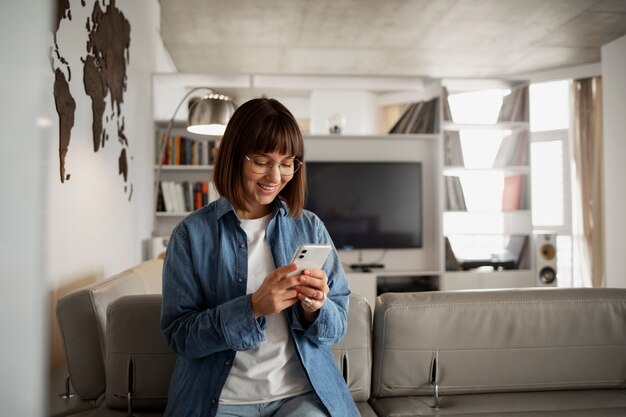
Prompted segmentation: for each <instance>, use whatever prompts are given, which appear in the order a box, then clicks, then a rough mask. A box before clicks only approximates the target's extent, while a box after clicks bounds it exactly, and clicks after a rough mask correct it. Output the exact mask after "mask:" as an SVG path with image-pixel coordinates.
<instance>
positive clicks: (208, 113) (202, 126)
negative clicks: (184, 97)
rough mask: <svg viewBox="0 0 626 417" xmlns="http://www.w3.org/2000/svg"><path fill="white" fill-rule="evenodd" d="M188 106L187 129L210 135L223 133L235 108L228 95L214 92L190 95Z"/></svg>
mask: <svg viewBox="0 0 626 417" xmlns="http://www.w3.org/2000/svg"><path fill="white" fill-rule="evenodd" d="M188 107H189V118H188V123H187V130H188V131H189V132H191V133H197V134H200V135H212V136H221V135H223V134H224V130H226V125H227V124H228V120H230V117H231V116H232V115H233V113H234V112H235V109H236V106H235V103H234V102H233V100H232V99H231V98H230V97H228V96H225V95H222V94H216V93H211V94H207V95H204V96H201V97H191V98H190V99H189V102H188Z"/></svg>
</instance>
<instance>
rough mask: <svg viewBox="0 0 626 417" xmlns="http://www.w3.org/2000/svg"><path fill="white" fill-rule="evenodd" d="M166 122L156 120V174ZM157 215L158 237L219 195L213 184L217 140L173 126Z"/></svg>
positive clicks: (168, 142)
mask: <svg viewBox="0 0 626 417" xmlns="http://www.w3.org/2000/svg"><path fill="white" fill-rule="evenodd" d="M166 130H167V122H156V123H155V155H154V174H155V175H156V172H157V170H158V169H159V157H160V155H158V153H159V145H160V143H161V140H162V138H163V136H164V135H165V134H166ZM166 143H167V144H166V149H165V153H164V155H163V166H162V168H161V180H160V185H159V195H158V199H157V206H156V207H155V208H153V209H154V210H156V213H155V216H156V221H155V226H154V227H155V231H154V232H155V233H154V235H155V236H161V237H163V236H165V237H167V236H169V235H170V233H171V232H172V230H173V228H174V227H175V226H176V224H178V223H179V222H180V221H181V220H182V219H183V218H184V217H185V216H187V215H188V214H189V213H191V212H192V211H194V210H196V209H198V208H200V207H202V206H204V205H206V204H207V203H208V202H209V201H212V200H214V199H216V198H217V194H216V192H215V189H214V188H213V186H212V182H211V178H212V175H213V160H214V153H215V147H216V140H215V139H210V140H207V138H206V136H201V135H196V134H193V133H190V132H188V131H187V130H186V129H185V127H184V126H183V125H177V126H174V127H172V129H171V132H170V137H169V138H168V139H167V142H166Z"/></svg>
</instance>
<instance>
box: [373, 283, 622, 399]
mask: <svg viewBox="0 0 626 417" xmlns="http://www.w3.org/2000/svg"><path fill="white" fill-rule="evenodd" d="M374 329H375V330H374V365H373V382H372V393H373V395H374V396H376V397H390V396H402V395H408V396H414V395H431V394H432V393H433V381H436V382H437V384H438V387H439V392H440V394H441V395H450V394H471V393H489V392H519V391H538V390H539V391H544V390H568V389H590V388H594V389H600V388H624V387H626V372H625V370H626V331H624V329H626V289H620V290H616V289H612V290H609V289H589V288H586V289H582V288H578V289H520V290H492V291H459V292H431V293H402V294H392V293H389V294H384V295H382V296H380V297H378V299H377V304H376V309H375V317H374Z"/></svg>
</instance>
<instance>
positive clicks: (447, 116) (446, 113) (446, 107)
mask: <svg viewBox="0 0 626 417" xmlns="http://www.w3.org/2000/svg"><path fill="white" fill-rule="evenodd" d="M441 99H442V100H443V120H445V121H448V122H451V121H452V111H451V110H450V102H449V101H448V89H447V88H446V87H443V88H442V89H441Z"/></svg>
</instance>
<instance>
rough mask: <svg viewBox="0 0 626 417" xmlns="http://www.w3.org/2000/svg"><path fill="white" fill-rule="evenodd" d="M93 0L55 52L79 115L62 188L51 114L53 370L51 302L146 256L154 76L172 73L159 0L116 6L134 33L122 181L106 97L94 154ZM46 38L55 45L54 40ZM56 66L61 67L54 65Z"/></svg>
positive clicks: (67, 24)
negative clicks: (100, 143)
mask: <svg viewBox="0 0 626 417" xmlns="http://www.w3.org/2000/svg"><path fill="white" fill-rule="evenodd" d="M94 1H95V0H91V1H87V2H86V3H87V4H86V6H84V7H83V6H82V5H81V1H80V0H71V1H70V9H71V13H72V20H71V21H70V20H63V21H62V23H61V26H60V28H59V31H58V32H57V36H58V45H59V52H60V54H61V55H62V56H63V57H64V58H65V59H67V60H68V61H69V63H70V68H71V70H72V79H71V81H70V89H71V92H72V95H73V97H74V100H75V101H76V113H75V124H74V128H73V129H72V132H71V140H70V145H69V150H68V153H67V157H66V160H65V169H66V172H67V173H69V174H71V177H70V179H69V180H68V181H65V183H61V181H60V176H59V165H60V162H59V157H58V151H57V149H58V116H57V114H56V112H55V113H54V117H53V129H52V130H53V132H54V135H53V138H52V141H51V151H50V152H49V154H48V155H47V161H46V162H47V164H48V166H47V169H46V171H45V181H46V182H45V188H46V190H47V194H48V210H47V213H46V216H45V227H46V233H45V247H46V266H47V276H48V286H49V290H50V294H49V296H50V299H51V302H52V305H51V308H50V326H51V328H52V358H51V360H52V366H57V365H59V364H60V363H62V362H60V361H61V359H62V349H61V347H60V346H61V345H60V343H59V338H58V330H57V327H56V320H55V319H54V315H53V314H54V309H53V307H54V303H55V302H56V299H58V297H60V296H62V295H64V294H65V293H67V292H69V291H70V290H72V289H74V288H76V287H78V286H82V285H84V284H87V283H91V282H95V281H97V280H101V279H104V278H106V277H108V276H111V275H113V274H115V273H117V272H120V271H121V270H123V269H126V268H128V267H130V266H132V265H134V264H136V263H139V262H141V261H142V260H143V259H145V257H146V256H147V242H148V239H149V237H150V235H151V230H152V216H151V213H152V201H153V198H152V181H153V178H152V164H153V161H154V133H153V123H152V112H151V101H152V100H151V99H152V74H153V72H155V70H156V69H157V68H158V69H159V70H162V71H167V70H171V68H168V65H169V64H168V57H167V56H164V54H165V52H164V49H163V48H162V44H161V42H160V39H158V27H159V18H160V17H159V11H160V8H159V5H158V2H157V1H156V0H141V1H132V2H116V7H117V8H118V9H120V10H121V12H122V13H123V14H124V16H125V17H126V19H127V20H128V21H129V22H130V28H131V29H130V49H129V59H130V64H129V65H128V66H127V90H126V92H125V94H124V103H123V104H122V109H121V114H122V116H123V118H124V123H125V129H124V133H125V135H126V137H127V138H128V142H129V145H128V147H127V150H126V151H127V157H128V180H127V182H126V183H125V182H124V179H123V176H122V175H119V174H118V158H119V156H120V152H121V150H122V145H121V144H120V142H119V141H118V138H117V119H116V118H115V117H111V113H112V109H111V103H110V96H107V99H106V103H107V105H106V110H105V114H107V115H108V116H109V122H108V123H106V122H105V124H104V126H105V127H106V128H107V131H108V132H109V140H108V141H107V142H106V144H105V145H104V147H101V148H100V149H99V150H98V152H94V150H93V149H94V148H93V139H92V131H91V124H92V119H93V118H92V111H91V98H90V97H89V96H87V95H86V93H85V88H84V84H83V74H82V68H83V66H82V63H81V58H84V57H85V56H86V53H87V51H86V41H87V31H86V30H85V22H86V19H87V17H88V16H90V15H91V12H92V10H93V6H94ZM47 40H48V42H49V45H52V36H51V35H49V36H48V37H47ZM159 45H161V47H160V48H159ZM54 63H55V65H57V66H59V65H60V62H59V61H58V60H55V62H54ZM43 70H44V71H46V73H47V75H48V80H47V89H46V90H47V91H46V93H47V94H46V97H45V98H46V100H47V105H48V106H50V107H52V108H54V97H53V94H52V91H53V90H52V87H53V80H54V78H53V73H52V70H51V69H50V65H49V64H48V65H47V66H46V67H44V68H43ZM130 187H132V193H131V188H130Z"/></svg>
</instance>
